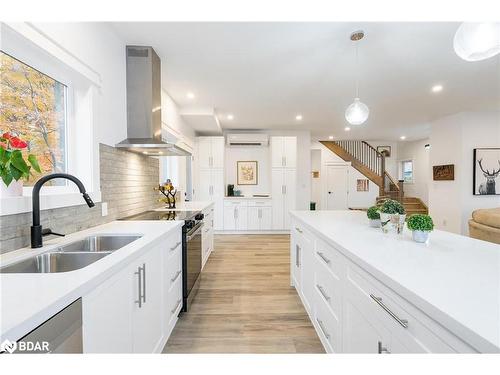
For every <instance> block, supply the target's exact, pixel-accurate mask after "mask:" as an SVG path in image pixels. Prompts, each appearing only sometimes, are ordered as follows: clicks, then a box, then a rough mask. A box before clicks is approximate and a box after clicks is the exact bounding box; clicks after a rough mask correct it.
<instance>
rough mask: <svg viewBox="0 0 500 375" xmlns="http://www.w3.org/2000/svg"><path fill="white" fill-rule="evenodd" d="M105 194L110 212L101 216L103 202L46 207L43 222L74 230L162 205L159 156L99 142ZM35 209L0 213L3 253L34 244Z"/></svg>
mask: <svg viewBox="0 0 500 375" xmlns="http://www.w3.org/2000/svg"><path fill="white" fill-rule="evenodd" d="M99 160H100V182H101V197H102V201H103V202H107V203H108V215H107V216H104V217H103V216H102V215H101V203H96V205H95V207H93V208H91V209H90V208H88V207H87V205H86V204H85V203H84V201H83V199H82V205H79V206H72V207H63V208H55V209H51V210H43V211H41V213H40V220H41V224H42V225H43V227H44V228H51V229H52V230H53V231H54V232H57V233H65V234H69V233H73V232H77V231H80V230H83V229H86V228H90V227H94V226H96V225H100V224H104V223H107V222H110V221H113V220H116V219H119V218H122V217H125V216H129V215H134V214H136V213H139V212H141V211H145V210H148V209H151V208H155V207H158V206H159V205H160V204H159V203H158V198H159V196H158V192H157V191H154V190H153V188H154V187H155V186H157V185H158V181H159V161H158V159H155V158H151V157H147V156H142V155H139V154H135V153H132V152H128V151H124V150H119V149H116V148H114V147H111V146H107V145H104V144H100V145H99ZM31 220H32V219H31V212H25V213H22V214H16V215H7V216H0V253H6V252H8V251H12V250H16V249H19V248H22V247H26V246H29V244H30V226H31Z"/></svg>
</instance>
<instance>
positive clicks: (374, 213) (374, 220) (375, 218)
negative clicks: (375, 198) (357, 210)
mask: <svg viewBox="0 0 500 375" xmlns="http://www.w3.org/2000/svg"><path fill="white" fill-rule="evenodd" d="M366 216H368V220H369V221H370V226H371V227H373V228H380V212H379V211H378V207H377V206H372V207H370V208H369V209H368V211H366Z"/></svg>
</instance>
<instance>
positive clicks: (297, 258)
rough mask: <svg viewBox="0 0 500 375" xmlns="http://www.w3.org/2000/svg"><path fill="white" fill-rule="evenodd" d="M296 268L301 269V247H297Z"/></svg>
mask: <svg viewBox="0 0 500 375" xmlns="http://www.w3.org/2000/svg"><path fill="white" fill-rule="evenodd" d="M295 267H300V246H299V245H295Z"/></svg>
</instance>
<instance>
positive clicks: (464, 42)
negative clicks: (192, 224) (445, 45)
mask: <svg viewBox="0 0 500 375" xmlns="http://www.w3.org/2000/svg"><path fill="white" fill-rule="evenodd" d="M453 48H454V49H455V52H456V54H457V55H458V56H460V57H461V58H462V59H464V60H465V61H480V60H485V59H488V58H490V57H492V56H495V55H497V54H498V53H500V23H498V22H496V23H495V22H490V23H488V22H482V23H481V22H464V23H462V24H461V25H460V26H459V28H458V30H457V32H456V33H455V38H453Z"/></svg>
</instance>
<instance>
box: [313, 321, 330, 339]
mask: <svg viewBox="0 0 500 375" xmlns="http://www.w3.org/2000/svg"><path fill="white" fill-rule="evenodd" d="M316 321H317V322H318V325H319V328H320V329H321V332H323V335H325V337H326V339H327V340H330V334H329V333H328V332H326V329H325V326H324V325H323V321H321V320H320V319H318V318H316Z"/></svg>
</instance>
